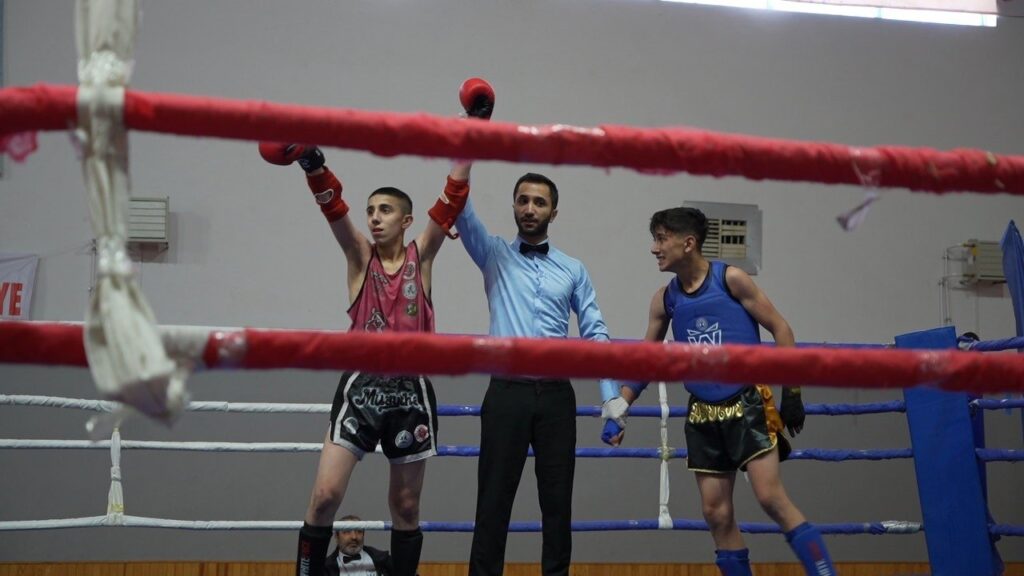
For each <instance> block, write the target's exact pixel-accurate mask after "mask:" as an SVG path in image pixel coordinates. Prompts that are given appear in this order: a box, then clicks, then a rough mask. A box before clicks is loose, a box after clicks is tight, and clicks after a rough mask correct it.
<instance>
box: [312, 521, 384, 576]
mask: <svg viewBox="0 0 1024 576" xmlns="http://www.w3.org/2000/svg"><path fill="white" fill-rule="evenodd" d="M341 521H342V522H346V521H352V522H359V521H360V518H359V517H358V516H353V515H351V514H350V515H348V516H345V517H344V518H342V519H341ZM334 536H335V538H336V540H337V543H338V547H337V548H335V549H334V552H333V553H332V554H331V555H330V556H328V557H327V564H326V566H325V568H326V570H327V574H328V575H329V576H340V575H342V574H350V575H353V576H390V575H391V573H392V572H393V567H392V563H391V554H390V553H389V552H388V551H386V550H378V549H376V548H372V547H370V546H364V545H363V536H364V533H363V531H362V530H338V531H337V532H335V533H334Z"/></svg>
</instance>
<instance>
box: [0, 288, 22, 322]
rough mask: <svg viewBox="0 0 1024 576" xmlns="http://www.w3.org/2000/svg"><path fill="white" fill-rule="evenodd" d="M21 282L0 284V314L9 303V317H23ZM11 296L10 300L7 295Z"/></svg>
mask: <svg viewBox="0 0 1024 576" xmlns="http://www.w3.org/2000/svg"><path fill="white" fill-rule="evenodd" d="M21 289H22V284H21V282H4V283H2V284H0V313H2V312H3V310H4V303H5V302H6V303H7V310H8V311H7V315H8V316H21ZM8 294H10V298H8V297H7V295H8Z"/></svg>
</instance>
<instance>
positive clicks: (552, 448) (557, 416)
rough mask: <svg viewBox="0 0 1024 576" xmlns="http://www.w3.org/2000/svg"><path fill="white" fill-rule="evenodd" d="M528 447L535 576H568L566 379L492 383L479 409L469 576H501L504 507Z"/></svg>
mask: <svg viewBox="0 0 1024 576" xmlns="http://www.w3.org/2000/svg"><path fill="white" fill-rule="evenodd" d="M530 446H533V454H534V466H535V472H536V474H537V492H538V495H539V497H540V498H539V499H540V509H541V520H542V523H543V529H542V532H543V539H544V547H543V552H542V553H541V573H542V574H543V575H544V576H568V574H569V564H570V562H571V560H572V482H573V474H574V472H575V469H576V393H575V392H574V391H573V389H572V385H571V384H570V383H569V381H568V380H540V381H537V380H505V379H501V378H492V379H491V385H490V387H488V388H487V394H486V395H485V396H484V402H483V405H482V407H481V411H480V459H479V467H478V470H477V496H476V528H475V530H474V531H473V546H472V549H471V551H470V556H469V574H470V576H500V575H501V574H502V571H503V569H504V564H505V543H506V540H507V539H508V525H509V521H510V519H511V517H512V503H513V502H514V501H515V497H516V490H517V489H518V488H519V480H520V478H521V477H522V475H523V466H524V465H525V464H526V456H527V451H528V449H529V448H530Z"/></svg>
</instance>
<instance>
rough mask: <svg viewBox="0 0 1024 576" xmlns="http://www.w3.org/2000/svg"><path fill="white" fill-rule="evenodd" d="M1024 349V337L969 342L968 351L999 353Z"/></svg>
mask: <svg viewBox="0 0 1024 576" xmlns="http://www.w3.org/2000/svg"><path fill="white" fill-rule="evenodd" d="M1020 348H1024V336H1015V337H1013V338H1000V339H998V340H978V341H976V342H969V343H968V344H967V349H968V350H972V351H975V352H998V351H1000V350H1017V349H1020Z"/></svg>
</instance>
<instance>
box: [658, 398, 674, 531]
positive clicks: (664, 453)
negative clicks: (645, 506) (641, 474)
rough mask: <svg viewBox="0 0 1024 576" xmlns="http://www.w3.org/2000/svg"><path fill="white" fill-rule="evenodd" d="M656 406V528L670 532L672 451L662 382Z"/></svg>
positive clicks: (667, 410) (667, 407)
mask: <svg viewBox="0 0 1024 576" xmlns="http://www.w3.org/2000/svg"><path fill="white" fill-rule="evenodd" d="M658 404H660V405H661V446H660V448H661V480H660V483H661V486H660V490H659V496H658V528H660V529H662V530H671V529H672V515H671V514H669V511H668V500H669V493H670V484H669V473H668V461H669V460H670V459H671V457H672V456H671V455H672V449H671V448H669V446H668V414H669V406H668V386H666V385H665V383H664V382H658Z"/></svg>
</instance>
